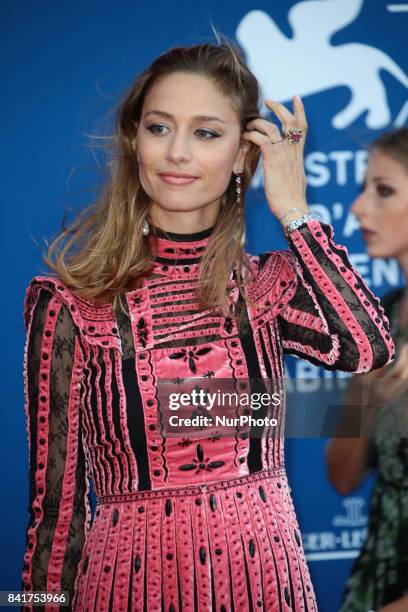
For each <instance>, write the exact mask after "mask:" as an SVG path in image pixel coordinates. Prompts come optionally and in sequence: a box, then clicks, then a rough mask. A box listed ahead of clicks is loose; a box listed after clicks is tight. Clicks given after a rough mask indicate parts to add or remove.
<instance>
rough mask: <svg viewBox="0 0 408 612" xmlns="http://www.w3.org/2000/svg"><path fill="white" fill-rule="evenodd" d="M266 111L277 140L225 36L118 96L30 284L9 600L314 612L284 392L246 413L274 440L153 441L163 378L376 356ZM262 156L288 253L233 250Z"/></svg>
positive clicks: (353, 364) (356, 290)
mask: <svg viewBox="0 0 408 612" xmlns="http://www.w3.org/2000/svg"><path fill="white" fill-rule="evenodd" d="M266 105H267V107H268V108H269V109H270V110H271V111H273V112H274V113H275V114H276V116H277V117H278V119H279V120H280V122H281V124H282V127H283V132H282V133H281V131H280V129H279V128H278V126H277V125H275V124H274V123H272V122H271V121H269V120H267V119H263V118H261V117H260V111H259V87H258V83H257V81H256V79H255V77H254V76H253V75H252V73H251V72H250V71H249V70H248V68H247V66H246V65H245V63H244V61H243V59H242V57H241V55H240V52H239V51H238V50H237V49H235V48H234V46H233V45H231V44H220V45H218V46H213V45H210V44H204V45H196V46H192V47H182V48H174V49H171V50H170V51H168V52H166V53H164V54H163V55H161V56H160V57H158V58H157V59H156V60H155V61H154V62H153V63H152V65H151V66H150V67H149V68H148V69H147V70H145V71H144V72H143V73H142V74H141V75H140V76H139V77H138V78H137V79H136V81H135V82H134V83H133V84H132V86H131V87H130V89H129V91H128V93H127V94H126V96H125V97H124V99H123V101H122V103H121V105H120V108H119V112H118V120H117V132H116V136H115V140H114V145H115V155H114V157H113V158H112V160H111V161H110V164H109V169H110V172H111V174H110V178H109V180H108V182H107V185H106V187H105V189H104V191H103V193H102V194H101V197H100V199H99V201H98V202H97V203H96V204H95V205H93V206H92V207H91V208H90V209H88V210H86V211H85V212H84V214H83V215H81V217H80V218H79V219H77V220H76V221H75V222H74V223H73V225H72V226H71V227H69V228H68V229H67V230H65V231H64V232H63V233H62V234H61V236H59V237H58V238H57V239H56V241H55V242H54V243H53V244H52V245H51V247H50V251H49V253H48V257H47V260H46V261H47V263H48V265H49V266H50V268H52V270H53V272H54V276H39V277H35V278H34V279H33V280H32V282H31V283H30V286H29V287H28V289H27V296H26V302H25V322H26V329H27V343H26V351H25V384H26V410H27V429H28V435H29V442H30V485H31V486H30V512H31V517H30V523H29V526H28V530H27V550H26V553H25V558H24V572H23V580H24V588H25V590H26V591H33V590H48V591H61V590H66V591H68V592H69V594H70V598H71V602H72V603H71V605H72V607H73V609H74V610H98V612H103V611H105V610H115V612H116V611H119V610H149V611H150V610H165V611H166V612H172V611H173V612H175V611H176V610H181V609H183V610H199V611H204V610H217V611H220V612H229V611H230V610H237V611H238V610H239V611H244V610H255V609H265V610H275V609H276V610H291V609H296V610H308V611H312V610H316V601H315V596H314V593H313V588H312V585H311V582H310V577H309V573H308V570H307V566H306V562H305V557H304V553H303V548H302V543H301V539H300V532H299V527H298V524H297V520H296V516H295V513H294V508H293V503H292V499H291V495H290V490H289V487H288V483H287V479H286V475H285V468H284V459H283V428H284V396H283V399H282V402H281V404H280V405H279V406H278V407H276V406H272V407H269V409H268V410H265V411H264V414H265V415H271V416H272V417H274V418H275V420H276V421H277V423H278V425H277V427H276V429H275V432H274V435H272V434H271V432H270V430H268V427H267V426H266V425H265V427H264V428H261V429H262V431H261V432H260V434H259V431H258V434H259V435H251V433H253V432H251V431H250V432H249V435H248V432H247V431H242V430H241V429H240V428H239V427H238V428H237V429H236V430H235V431H234V432H233V433H232V434H230V435H223V436H221V435H212V436H209V435H208V433H207V435H206V432H205V431H204V432H202V435H201V437H200V438H198V439H197V438H196V437H194V436H192V435H191V436H188V435H187V436H186V437H184V438H183V439H182V440H180V438H178V437H177V436H166V435H164V434H163V428H162V417H163V414H162V409H163V408H166V406H164V407H163V405H162V404H161V403H160V398H159V382H160V380H163V379H166V380H167V381H170V385H172V390H173V391H177V390H178V387H179V385H181V384H182V383H183V381H185V380H188V379H189V378H193V379H194V380H195V381H196V382H197V384H198V383H200V381H201V382H205V383H207V382H208V383H209V382H211V383H214V382H216V381H217V380H219V381H220V384H221V382H222V381H225V380H227V381H232V382H233V383H234V385H236V386H238V385H240V384H242V385H243V388H245V387H248V384H249V385H250V389H252V390H253V389H255V388H259V381H263V382H262V384H264V385H265V388H266V387H267V385H268V384H269V383H270V382H271V381H272V384H273V385H277V387H278V388H281V386H282V384H283V383H282V380H283V354H284V352H285V351H286V352H290V353H293V354H294V355H297V356H299V357H304V358H306V359H309V360H310V361H312V362H313V363H319V364H322V365H323V366H324V367H327V368H329V369H343V370H349V371H353V372H367V371H368V370H370V369H372V368H379V367H381V366H383V365H385V364H386V363H388V362H389V361H390V360H391V359H392V356H393V342H392V339H391V337H390V335H389V332H388V323H387V320H386V318H385V317H384V313H383V310H382V308H381V306H380V304H379V301H378V299H377V298H376V297H375V296H374V295H373V294H372V292H371V291H370V290H369V289H368V288H367V286H366V285H365V283H364V282H363V281H362V279H361V278H360V277H359V276H358V275H357V273H356V272H355V271H354V269H353V268H352V266H351V265H350V262H349V260H348V257H347V253H346V250H345V249H344V248H343V247H341V246H339V245H337V244H336V243H335V242H334V240H333V230H332V228H331V227H330V226H328V225H325V224H322V223H320V222H319V221H318V220H316V219H314V217H313V215H312V214H311V213H310V210H309V208H308V206H307V203H306V200H305V185H306V181H305V175H304V167H303V148H304V136H305V133H306V130H307V124H306V118H305V113H304V109H303V105H302V102H301V100H300V99H299V98H297V97H295V98H294V101H293V112H290V111H289V110H288V109H287V108H286V107H285V106H283V105H282V104H279V103H277V102H272V101H267V102H266ZM260 156H262V164H263V170H264V185H265V196H266V199H267V202H268V205H269V207H270V210H271V212H272V214H273V215H275V217H276V218H277V219H279V221H280V223H281V225H282V227H283V229H284V232H285V235H286V236H287V239H288V243H289V247H290V248H289V250H287V251H271V252H268V253H265V254H263V255H260V256H251V255H248V254H246V253H245V252H244V249H243V244H244V236H245V234H244V202H245V194H246V191H247V189H248V187H249V184H250V180H251V177H252V176H253V174H254V172H255V169H256V167H257V163H258V160H259V157H260ZM65 239H67V242H66V244H65V245H64V244H63V243H64V240H65ZM237 413H238V414H239V415H240V409H237ZM90 479H92V483H93V487H94V489H95V493H96V498H97V509H96V513H95V516H94V517H93V518H91V514H90V508H89V503H88V492H89V481H90ZM56 607H58V604H57V603H54V604H50V605H48V606H47V609H49V610H51V609H54V608H56Z"/></svg>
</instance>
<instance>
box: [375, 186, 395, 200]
mask: <svg viewBox="0 0 408 612" xmlns="http://www.w3.org/2000/svg"><path fill="white" fill-rule="evenodd" d="M377 193H378V195H379V196H381V197H382V198H387V197H389V196H391V195H393V194H394V193H395V191H394V189H393V188H392V187H388V185H381V184H380V185H377Z"/></svg>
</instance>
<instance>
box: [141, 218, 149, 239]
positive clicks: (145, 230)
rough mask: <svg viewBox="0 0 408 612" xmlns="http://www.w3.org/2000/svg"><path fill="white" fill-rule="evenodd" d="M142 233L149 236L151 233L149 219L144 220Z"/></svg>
mask: <svg viewBox="0 0 408 612" xmlns="http://www.w3.org/2000/svg"><path fill="white" fill-rule="evenodd" d="M142 234H143V236H148V235H149V234H150V225H149V223H148V221H147V219H145V220H144V221H143V227H142Z"/></svg>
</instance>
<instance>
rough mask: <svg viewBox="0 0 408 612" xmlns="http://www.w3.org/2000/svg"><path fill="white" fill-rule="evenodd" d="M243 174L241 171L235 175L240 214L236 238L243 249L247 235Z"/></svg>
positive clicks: (236, 198) (236, 196)
mask: <svg viewBox="0 0 408 612" xmlns="http://www.w3.org/2000/svg"><path fill="white" fill-rule="evenodd" d="M242 173H243V170H239V171H238V172H236V173H235V201H236V204H237V213H238V230H237V231H236V233H235V237H236V239H237V240H238V239H239V244H240V246H241V247H242V248H243V247H244V246H245V240H246V235H245V225H244V222H243V218H242V216H243V210H242V206H241V199H242V198H241V193H242V179H241V175H242ZM241 227H242V231H240V228H241Z"/></svg>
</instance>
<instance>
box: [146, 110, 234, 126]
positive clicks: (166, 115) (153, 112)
mask: <svg viewBox="0 0 408 612" xmlns="http://www.w3.org/2000/svg"><path fill="white" fill-rule="evenodd" d="M148 115H159V116H160V117H164V118H166V119H174V117H173V115H170V113H166V112H165V111H160V110H151V111H148V112H147V113H146V114H145V117H147V116H148ZM192 119H193V120H194V121H220V122H221V123H225V124H226V123H227V122H226V121H224V119H221V118H220V117H216V116H215V115H195V116H194V117H192Z"/></svg>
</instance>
